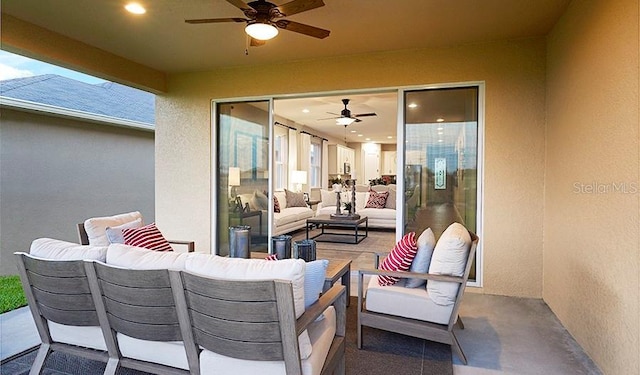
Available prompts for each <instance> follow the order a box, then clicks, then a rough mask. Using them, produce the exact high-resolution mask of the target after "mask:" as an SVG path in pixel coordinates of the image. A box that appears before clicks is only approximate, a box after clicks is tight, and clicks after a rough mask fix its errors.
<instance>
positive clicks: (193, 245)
mask: <svg viewBox="0 0 640 375" xmlns="http://www.w3.org/2000/svg"><path fill="white" fill-rule="evenodd" d="M167 241H169V243H171V244H176V245H186V246H187V252H189V253H193V252H194V251H196V243H195V242H194V241H180V240H167Z"/></svg>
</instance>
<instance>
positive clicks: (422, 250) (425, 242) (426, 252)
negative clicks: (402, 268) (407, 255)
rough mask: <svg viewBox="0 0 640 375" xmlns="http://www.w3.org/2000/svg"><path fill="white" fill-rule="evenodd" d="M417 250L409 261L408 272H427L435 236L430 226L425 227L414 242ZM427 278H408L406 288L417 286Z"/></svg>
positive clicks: (421, 284)
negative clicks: (411, 260)
mask: <svg viewBox="0 0 640 375" xmlns="http://www.w3.org/2000/svg"><path fill="white" fill-rule="evenodd" d="M416 245H417V247H418V252H417V253H416V257H415V258H413V262H411V268H409V271H410V272H418V273H427V272H429V265H430V264H431V255H432V254H433V248H434V247H435V246H436V237H435V236H434V235H433V231H432V230H431V228H427V229H425V230H424V232H422V234H421V235H420V237H418V241H417V242H416ZM426 282H427V280H424V279H416V278H410V279H408V280H407V283H406V284H405V287H406V288H419V287H423V286H424V284H426Z"/></svg>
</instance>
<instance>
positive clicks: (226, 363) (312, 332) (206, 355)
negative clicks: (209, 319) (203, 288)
mask: <svg viewBox="0 0 640 375" xmlns="http://www.w3.org/2000/svg"><path fill="white" fill-rule="evenodd" d="M324 317H325V318H324V319H321V320H319V321H316V322H314V323H312V324H311V325H310V326H309V329H308V330H307V331H308V332H309V338H310V340H311V345H312V347H313V350H312V352H311V355H310V356H309V357H308V358H306V359H303V360H302V373H303V374H304V375H317V374H320V372H321V371H322V367H323V366H324V362H325V359H326V358H327V354H328V353H329V349H330V348H331V343H332V342H333V338H334V336H335V334H336V312H335V309H334V308H333V306H331V307H329V308H328V309H327V310H325V312H324ZM200 373H201V374H202V375H214V374H216V375H217V374H233V375H254V374H260V375H276V374H277V375H285V374H286V372H285V366H284V361H249V360H245V359H237V358H232V357H227V356H224V355H220V354H217V353H214V352H211V351H209V350H203V351H202V353H200Z"/></svg>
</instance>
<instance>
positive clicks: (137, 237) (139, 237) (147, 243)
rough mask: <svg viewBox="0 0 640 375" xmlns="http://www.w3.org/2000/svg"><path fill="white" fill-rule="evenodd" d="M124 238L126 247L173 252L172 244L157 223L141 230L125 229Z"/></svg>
mask: <svg viewBox="0 0 640 375" xmlns="http://www.w3.org/2000/svg"><path fill="white" fill-rule="evenodd" d="M122 237H124V243H125V245H131V246H137V247H144V248H146V249H149V250H156V251H173V248H172V247H171V244H169V241H167V239H166V238H164V236H163V235H162V233H160V230H158V228H157V227H156V224H155V223H151V224H149V225H145V226H144V227H140V228H125V229H123V230H122Z"/></svg>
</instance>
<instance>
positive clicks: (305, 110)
mask: <svg viewBox="0 0 640 375" xmlns="http://www.w3.org/2000/svg"><path fill="white" fill-rule="evenodd" d="M309 112H311V111H309V110H308V109H306V108H305V109H303V110H302V113H309Z"/></svg>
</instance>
